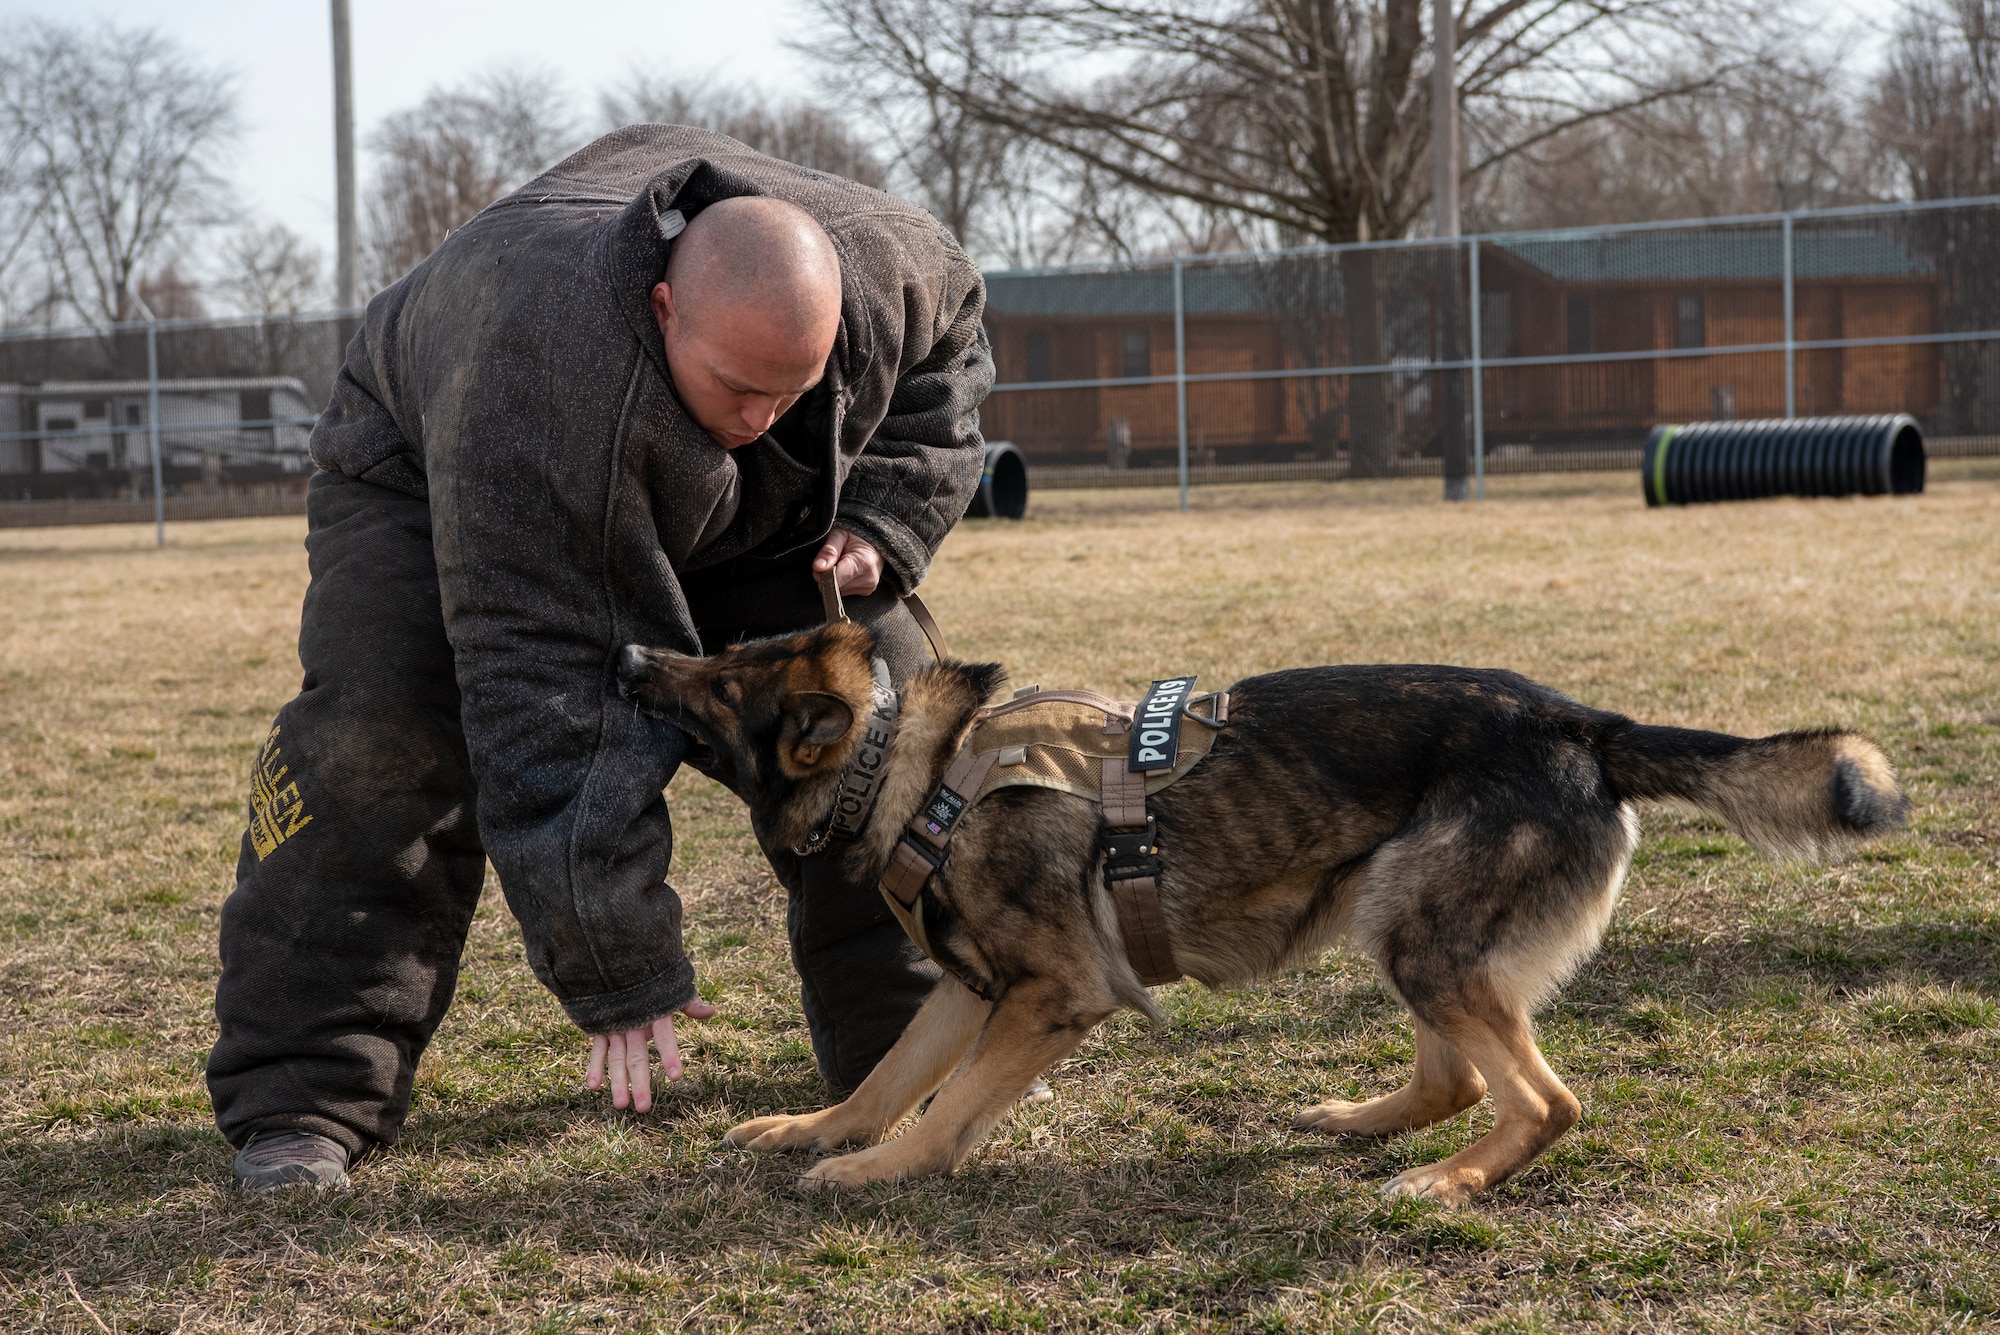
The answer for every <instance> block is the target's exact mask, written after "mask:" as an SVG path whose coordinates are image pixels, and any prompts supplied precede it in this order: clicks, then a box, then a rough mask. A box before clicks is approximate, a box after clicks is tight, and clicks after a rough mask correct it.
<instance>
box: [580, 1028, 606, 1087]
mask: <svg viewBox="0 0 2000 1335" xmlns="http://www.w3.org/2000/svg"><path fill="white" fill-rule="evenodd" d="M605 1046H606V1044H605V1039H604V1035H602V1034H592V1035H591V1036H590V1067H589V1069H587V1070H586V1071H585V1072H584V1073H583V1087H584V1088H585V1089H602V1088H604V1049H605Z"/></svg>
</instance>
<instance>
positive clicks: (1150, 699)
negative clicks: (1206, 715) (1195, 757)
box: [1125, 675, 1195, 774]
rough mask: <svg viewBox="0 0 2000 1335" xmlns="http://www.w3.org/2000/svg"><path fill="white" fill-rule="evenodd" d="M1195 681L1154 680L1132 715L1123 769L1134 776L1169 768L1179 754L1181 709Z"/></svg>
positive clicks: (1173, 678)
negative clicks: (1130, 740) (1129, 744)
mask: <svg viewBox="0 0 2000 1335" xmlns="http://www.w3.org/2000/svg"><path fill="white" fill-rule="evenodd" d="M1194 682H1195V679H1194V677H1193V676H1192V675H1190V676H1186V677H1168V678H1167V679H1165V680H1164V681H1156V682H1154V683H1153V684H1152V686H1151V687H1150V688H1149V689H1148V690H1147V692H1146V698H1145V699H1143V700H1141V701H1140V702H1139V707H1138V709H1136V710H1134V711H1133V714H1132V747H1131V750H1130V752H1129V753H1128V754H1127V756H1126V759H1125V768H1126V770H1127V771H1128V772H1130V773H1133V774H1150V773H1152V772H1153V771H1154V770H1161V769H1172V768H1173V767H1174V761H1175V760H1177V759H1178V758H1179V757H1180V753H1181V710H1182V709H1183V708H1185V707H1186V705H1187V702H1188V696H1190V695H1191V694H1193V693H1194Z"/></svg>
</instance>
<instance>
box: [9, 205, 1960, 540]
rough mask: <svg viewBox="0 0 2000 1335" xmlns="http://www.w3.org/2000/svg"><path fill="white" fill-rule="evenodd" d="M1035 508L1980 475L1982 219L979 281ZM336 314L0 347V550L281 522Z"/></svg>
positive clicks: (1000, 398)
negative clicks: (1072, 495)
mask: <svg viewBox="0 0 2000 1335" xmlns="http://www.w3.org/2000/svg"><path fill="white" fill-rule="evenodd" d="M987 303H988V304H987V329H988V333H989V334H990V336H991V338H992V343H993V352H994V358H995V361H996V363H997V367H998V372H999V377H998V381H999V382H998V383H997V384H996V385H995V387H994V392H993V394H992V396H991V397H990V398H988V400H987V402H986V406H985V408H984V410H983V412H982V423H983V425H984V428H985V432H986V435H987V437H988V439H989V440H1006V441H1011V442H1012V443H1013V444H1014V445H1015V446H1016V447H1017V448H1018V449H1019V450H1020V451H1021V452H1022V454H1023V455H1024V457H1025V458H1026V460H1027V462H1028V465H1029V469H1030V472H1031V475H1032V477H1033V480H1034V485H1035V486H1036V487H1059V486H1139V485H1173V484H1176V483H1177V484H1179V485H1180V486H1181V487H1182V488H1183V489H1185V488H1186V487H1188V486H1198V485H1202V484H1204V483H1209V482H1223V481H1255V480H1273V481H1275V480H1285V479H1295V478H1339V477H1382V476H1408V475H1433V476H1437V475H1441V476H1442V477H1444V478H1445V480H1446V486H1447V488H1448V489H1452V488H1458V489H1463V490H1469V491H1474V492H1476V491H1477V490H1478V489H1479V487H1480V486H1481V484H1482V483H1483V480H1484V477H1485V474H1487V473H1489V472H1525V471H1558V470H1570V469H1586V468H1617V469H1624V468H1632V469H1636V468H1637V466H1638V458H1639V451H1640V448H1641V447H1642V445H1643V443H1644V440H1645V437H1646V434H1647V432H1648V431H1649V430H1650V429H1651V428H1652V427H1653V426H1654V425H1656V424H1658V423H1661V422H1688V421H1698V420H1709V419H1717V418H1732V417H1786V416H1826V415H1834V414H1864V413H1891V412H1907V413H1909V414H1911V415H1912V416H1914V417H1916V418H1917V420H1918V421H1919V422H1920V423H1921V424H1922V425H1923V428H1924V431H1925V435H1926V437H1927V439H1928V443H1929V447H1930V450H1931V452H1932V453H1933V454H1934V455H1953V454H1989V453H2000V199H1974V200H1953V201H1946V202H1942V203H1935V204H1920V205H1887V206H1879V207H1871V208H1856V209H1835V210H1825V211H1817V212H1800V213H1792V214H1784V215H1774V216H1769V217H1758V218H1741V219H1720V220H1709V221H1701V222H1676V223H1666V224H1642V225H1636V226H1626V227H1609V228H1598V229H1590V230H1579V231H1565V232H1549V233H1513V234H1498V235H1489V236H1477V237H1467V238H1461V239H1455V240H1451V241H1431V240H1417V241H1407V242H1387V243H1379V244H1371V245H1359V246H1334V247H1314V248H1308V249H1301V250H1291V251H1278V252H1266V253H1253V254H1236V255H1210V256H1187V257H1181V258H1172V259H1160V260H1148V261H1140V262H1134V263H1121V264H1098V265H1082V266H1072V267H1065V268H1058V269H1034V270H1003V271H998V272H994V273H989V274H988V275H987ZM354 327H355V315H354V313H352V312H349V313H340V312H331V313H319V314H311V315H299V316H286V317H273V318H266V319H220V320H217V319H204V320H160V321H154V322H151V323H148V324H132V325H116V326H93V327H84V328H66V329H35V330H13V331H6V332H0V525H4V524H20V523H75V522H86V521H91V520H109V519H140V518H160V519H164V518H176V517H181V518H197V517H213V516H221V515H233V514H254V513H294V512H299V511H301V510H302V509H303V505H304V491H305V484H306V480H307V478H308V476H309V475H310V473H311V470H312V463H311V459H310V457H309V456H308V454H307V452H306V440H307V436H308V435H309V433H310V430H311V426H312V422H313V419H314V416H315V415H316V414H317V413H318V411H319V409H320V408H321V407H322V406H323V405H324V404H325V402H326V397H327V393H328V391H329V389H330V388H331V385H332V382H333V376H334V373H335V371H336V370H337V369H338V367H339V364H340V358H341V353H342V350H343V349H344V347H345V345H346V341H347V339H348V337H349V336H351V334H352V332H353V329H354Z"/></svg>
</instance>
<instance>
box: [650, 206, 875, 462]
mask: <svg viewBox="0 0 2000 1335" xmlns="http://www.w3.org/2000/svg"><path fill="white" fill-rule="evenodd" d="M653 315H654V318H655V319H656V320H657V321H658V322H659V326H660V335H661V338H662V339H663V340H664V342H665V346H666V353H667V367H668V369H669V370H670V371H671V372H672V374H673V378H674V387H675V389H676V391H678V393H679V395H680V399H681V402H682V405H683V406H684V407H686V408H687V410H688V411H689V413H691V414H692V415H693V416H694V418H695V420H696V421H697V422H699V423H700V424H701V425H702V427H703V428H704V429H706V430H707V431H708V433H709V434H710V435H712V436H714V437H715V438H716V440H717V441H719V442H720V443H721V444H722V445H724V446H725V447H728V448H732V449H733V448H734V447H736V446H738V445H746V444H748V443H749V442H750V441H752V440H755V439H756V438H757V437H758V436H759V435H761V434H763V432H764V431H766V430H768V429H769V427H770V424H771V423H772V422H773V421H775V420H776V419H777V417H778V415H779V414H780V413H782V412H784V410H785V409H786V408H788V407H790V406H791V404H792V402H793V401H794V400H796V399H797V398H798V396H799V395H800V394H802V393H804V392H805V391H806V390H807V389H810V388H811V387H812V386H813V385H814V384H816V383H817V382H818V380H819V377H820V375H821V374H822V372H823V371H824V368H825V366H826V359H827V358H828V356H830V355H831V354H832V352H833V341H834V336H835V334H837V333H838V332H839V329H840V256H839V254H838V253H837V252H835V250H834V248H833V242H832V241H831V240H829V239H828V237H827V235H826V232H825V230H824V229H823V228H821V227H820V225H819V224H818V223H817V222H816V221H814V220H813V217H812V215H811V214H809V213H807V212H806V211H805V210H804V209H802V208H800V207H798V205H796V204H790V203H787V202H786V201H784V200H782V199H772V198H770V197H769V196H765V195H745V196H740V197H737V198H734V199H724V200H718V201H717V202H715V203H713V204H710V205H709V206H708V207H707V208H705V209H703V210H702V211H701V212H699V213H697V214H696V215H695V216H694V218H693V219H692V220H691V221H690V222H689V223H688V225H687V230H686V231H684V232H682V233H681V235H680V236H679V237H678V238H677V239H676V240H675V241H674V246H673V251H672V253H671V254H670V255H669V257H668V259H667V272H666V277H665V280H664V281H663V282H661V283H659V284H657V285H656V286H655V287H654V288H653Z"/></svg>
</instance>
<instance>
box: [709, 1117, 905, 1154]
mask: <svg viewBox="0 0 2000 1335" xmlns="http://www.w3.org/2000/svg"><path fill="white" fill-rule="evenodd" d="M838 1111H839V1109H837V1108H828V1109H826V1110H825V1111H824V1112H816V1113H806V1114H804V1115H803V1116H797V1117H789V1116H777V1117H753V1118H751V1119H750V1120H749V1121H747V1122H745V1123H743V1124H742V1125H741V1126H736V1127H732V1128H730V1130H729V1133H728V1134H727V1135H725V1136H724V1137H723V1138H722V1141H723V1143H724V1144H725V1145H733V1146H735V1147H736V1148H737V1149H739V1150H755V1151H756V1152H757V1153H759V1154H775V1153H778V1152H779V1151H782V1150H830V1149H832V1148H833V1147H834V1146H836V1145H848V1144H854V1143H856V1142H859V1143H862V1144H868V1143H870V1142H871V1141H873V1140H874V1139H875V1137H872V1136H869V1137H864V1136H861V1135H855V1134H850V1133H848V1132H845V1131H844V1130H843V1129H842V1128H841V1127H840V1126H839V1125H838V1124H837V1123H836V1122H835V1121H834V1119H833V1118H831V1117H829V1116H828V1114H829V1113H834V1112H838Z"/></svg>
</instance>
